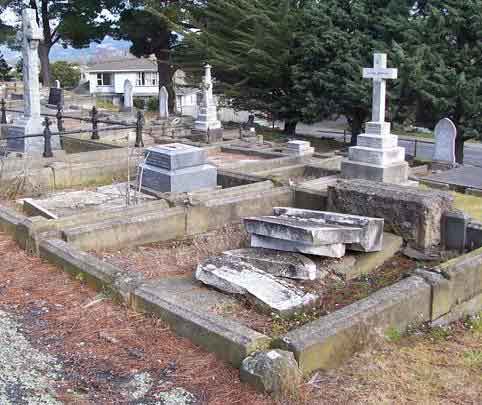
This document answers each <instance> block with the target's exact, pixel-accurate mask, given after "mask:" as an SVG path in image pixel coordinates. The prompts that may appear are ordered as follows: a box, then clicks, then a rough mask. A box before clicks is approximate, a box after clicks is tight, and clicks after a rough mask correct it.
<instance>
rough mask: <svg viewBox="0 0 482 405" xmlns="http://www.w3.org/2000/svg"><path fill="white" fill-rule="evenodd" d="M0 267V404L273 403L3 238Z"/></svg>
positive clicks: (159, 328) (151, 322)
mask: <svg viewBox="0 0 482 405" xmlns="http://www.w3.org/2000/svg"><path fill="white" fill-rule="evenodd" d="M0 263H1V264H0V311H2V312H1V313H0V321H2V322H3V324H5V325H7V326H6V328H5V332H2V335H1V337H0V339H3V340H5V339H7V338H6V337H5V336H9V337H8V339H10V341H12V342H14V343H15V345H13V344H12V345H10V344H8V345H4V343H5V342H2V341H0V346H1V348H2V350H3V351H0V375H7V376H9V377H8V378H7V380H5V378H3V379H0V403H1V404H2V405H3V404H9V403H12V404H22V403H27V402H21V401H17V402H15V401H12V400H11V398H13V397H12V395H17V394H16V392H18V393H22V392H26V394H28V395H30V396H32V398H36V399H35V400H33V401H31V402H28V403H33V404H36V403H37V404H42V403H46V404H49V403H56V402H55V399H56V400H58V401H60V402H63V403H68V404H140V403H142V404H169V403H178V404H182V403H185V404H189V403H201V404H203V403H204V404H223V405H225V404H250V405H251V404H253V405H255V404H269V403H271V401H270V400H269V399H268V398H266V397H263V396H261V395H258V394H256V393H254V392H253V391H252V390H251V389H250V388H249V387H247V386H245V385H243V384H241V382H240V381H239V378H238V371H237V370H235V369H233V368H230V367H228V366H226V365H225V364H224V363H223V362H221V361H218V360H217V359H216V358H215V357H214V356H213V355H211V354H209V353H206V352H204V351H203V350H201V349H199V348H197V347H195V346H193V345H192V344H191V343H190V342H189V341H188V340H186V339H182V338H179V337H177V336H175V335H174V334H173V333H172V332H171V331H170V330H169V328H168V327H167V326H166V325H165V324H163V323H162V322H160V321H159V320H157V319H149V318H146V317H144V316H142V315H139V314H136V313H133V312H130V311H128V310H127V309H125V308H123V307H121V306H118V305H116V304H113V303H112V302H111V300H110V299H109V298H108V297H105V296H102V295H97V294H96V293H95V292H93V291H92V290H90V289H88V288H87V287H84V286H83V285H82V284H81V282H80V281H78V280H73V279H71V278H69V277H68V276H67V275H66V274H65V273H63V272H61V271H59V270H58V269H56V268H55V267H53V266H51V265H49V264H47V263H43V262H42V261H41V260H40V259H38V258H34V257H28V256H27V255H26V254H25V253H24V252H23V251H21V250H20V249H19V248H18V247H17V246H16V245H15V243H14V242H13V241H12V240H11V239H10V238H9V237H7V236H6V235H2V234H0ZM5 313H7V314H9V315H8V316H7V315H4V314H5ZM3 324H2V325H0V328H2V329H3ZM19 328H21V333H20V332H19ZM9 331H10V332H9ZM5 333H7V335H4V334H5ZM6 346H8V347H9V348H8V349H5V347H6ZM5 350H7V352H5ZM23 350H25V352H24V351H23ZM24 353H26V355H24ZM22 358H23V359H22ZM36 359H39V360H36ZM14 360H16V361H18V362H20V363H19V364H20V365H21V367H20V369H18V368H17V367H15V366H14V365H15V363H14ZM29 365H30V366H31V367H32V368H31V369H29V367H26V368H25V367H24V366H29ZM12 369H14V370H16V371H15V373H17V372H18V374H15V373H14V374H12V373H11V370H12ZM22 369H23V370H22ZM54 372H55V373H56V377H55V378H54V377H53V376H49V373H54ZM39 378H47V379H48V380H49V381H50V383H49V385H46V384H43V382H42V380H40V379H39ZM10 379H11V380H10ZM32 380H33V382H32V384H33V386H32V387H33V388H28V387H29V384H30V381H32ZM17 382H18V383H19V385H16V384H17ZM39 386H41V387H44V386H45V390H44V391H42V390H38V389H37V388H38V387H39ZM15 387H18V388H15ZM25 387H27V388H28V389H27V390H26V391H25V390H23V388H25ZM36 387H37V388H36ZM15 390H17V391H15ZM22 390H23V391H22ZM8 392H10V394H9V393H8ZM2 395H3V397H2ZM8 395H10V396H8ZM18 395H20V394H18ZM42 395H44V396H46V398H49V400H50V401H54V402H42V398H43V397H42ZM8 398H10V400H7V399H8ZM181 399H182V401H181ZM168 400H170V401H177V402H169V401H168ZM9 401H10V402H9ZM179 401H181V402H179Z"/></svg>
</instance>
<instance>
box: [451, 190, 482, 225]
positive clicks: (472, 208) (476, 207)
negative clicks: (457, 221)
mask: <svg viewBox="0 0 482 405" xmlns="http://www.w3.org/2000/svg"><path fill="white" fill-rule="evenodd" d="M451 194H453V196H454V197H455V204H454V205H455V208H457V209H459V210H462V211H464V212H465V213H467V214H468V215H470V216H471V217H472V218H473V219H475V220H477V221H482V198H480V197H476V196H473V195H467V194H460V193H456V192H452V193H451Z"/></svg>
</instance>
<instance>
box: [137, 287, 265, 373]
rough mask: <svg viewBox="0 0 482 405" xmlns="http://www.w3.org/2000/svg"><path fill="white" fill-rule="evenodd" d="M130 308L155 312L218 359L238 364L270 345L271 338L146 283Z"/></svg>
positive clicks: (180, 333) (139, 289)
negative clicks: (193, 305) (195, 306)
mask: <svg viewBox="0 0 482 405" xmlns="http://www.w3.org/2000/svg"><path fill="white" fill-rule="evenodd" d="M134 295H135V299H134V302H133V308H134V309H135V310H136V311H138V312H143V313H148V314H155V315H157V316H159V318H161V319H162V320H163V321H165V322H167V323H168V324H169V325H170V327H171V328H172V329H173V330H174V331H175V332H176V333H177V334H178V335H180V336H184V337H187V338H189V339H190V340H191V341H192V342H193V343H194V344H196V345H199V346H201V347H202V348H204V349H205V350H207V351H208V352H211V353H215V354H216V355H217V356H218V357H219V358H220V359H222V360H224V361H226V362H228V363H230V364H232V365H233V366H235V367H239V366H240V365H241V362H242V361H243V359H244V358H245V357H246V356H248V355H250V354H251V353H254V352H256V351H257V350H262V349H265V348H267V347H268V346H269V343H270V338H269V337H268V336H265V335H263V334H261V333H258V332H256V331H254V330H252V329H249V328H247V327H246V326H243V325H241V324H239V323H237V322H234V321H230V320H228V319H225V318H222V317H220V316H217V315H212V314H209V313H207V312H206V311H203V310H202V309H201V310H199V308H198V309H197V310H196V309H193V308H192V307H190V306H186V305H185V304H184V303H183V302H182V296H181V297H180V298H181V299H180V298H177V297H176V295H175V294H172V293H170V292H169V291H167V292H166V291H164V290H163V289H159V288H153V287H149V286H142V287H139V288H138V289H137V290H136V291H135V293H134Z"/></svg>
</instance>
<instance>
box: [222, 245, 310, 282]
mask: <svg viewBox="0 0 482 405" xmlns="http://www.w3.org/2000/svg"><path fill="white" fill-rule="evenodd" d="M223 255H226V256H232V257H236V258H238V259H240V260H242V261H244V262H247V263H250V264H252V265H253V266H255V267H257V268H258V269H260V270H263V271H266V272H267V273H270V274H271V275H273V276H276V277H284V278H291V279H294V280H315V279H316V278H317V270H316V264H315V262H314V261H313V260H311V259H309V258H307V257H306V256H303V255H301V254H299V253H291V252H282V251H279V250H272V249H263V248H248V249H237V250H229V251H227V252H223Z"/></svg>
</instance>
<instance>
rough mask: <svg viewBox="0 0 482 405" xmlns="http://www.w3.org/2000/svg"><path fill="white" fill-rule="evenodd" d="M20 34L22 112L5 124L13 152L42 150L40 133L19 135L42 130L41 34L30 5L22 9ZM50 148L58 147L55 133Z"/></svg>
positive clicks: (38, 151) (41, 131)
mask: <svg viewBox="0 0 482 405" xmlns="http://www.w3.org/2000/svg"><path fill="white" fill-rule="evenodd" d="M21 38H22V56H23V100H24V113H23V116H21V117H20V118H19V119H17V120H15V122H14V123H13V124H12V126H11V127H9V128H8V133H7V148H8V150H9V151H14V152H23V153H27V154H41V153H42V152H43V148H44V139H43V137H35V138H18V137H21V136H25V135H33V134H42V133H43V130H44V128H43V126H42V118H41V116H40V84H39V73H40V63H39V56H38V47H39V43H40V41H41V40H42V39H43V35H42V31H41V30H40V28H39V26H38V24H37V19H36V15H35V10H33V9H30V8H27V9H24V10H23V11H22V32H21ZM15 138H17V139H15ZM52 148H53V149H60V140H59V137H58V136H53V137H52Z"/></svg>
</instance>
